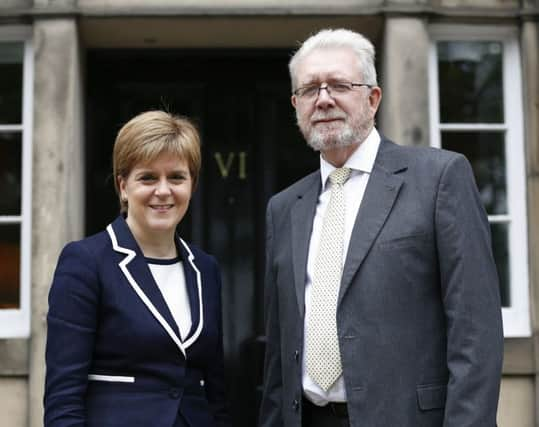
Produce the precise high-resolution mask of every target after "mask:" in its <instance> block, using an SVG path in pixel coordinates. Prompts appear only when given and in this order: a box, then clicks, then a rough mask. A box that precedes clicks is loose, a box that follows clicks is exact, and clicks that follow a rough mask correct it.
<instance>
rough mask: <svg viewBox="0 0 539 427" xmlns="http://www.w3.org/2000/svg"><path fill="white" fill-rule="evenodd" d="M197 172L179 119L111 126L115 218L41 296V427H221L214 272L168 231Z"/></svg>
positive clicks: (67, 253) (72, 255)
mask: <svg viewBox="0 0 539 427" xmlns="http://www.w3.org/2000/svg"><path fill="white" fill-rule="evenodd" d="M199 170H200V140H199V136H198V133H197V131H196V129H195V128H194V126H193V125H192V124H191V123H190V122H189V121H188V120H186V119H185V118H181V117H176V116H172V115H170V114H168V113H165V112H162V111H150V112H146V113H142V114H140V115H138V116H136V117H135V118H133V119H132V120H130V121H129V122H128V123H127V124H126V125H125V126H124V127H123V128H122V129H121V130H120V132H119V133H118V136H117V138H116V142H115V144H114V153H113V173H114V177H115V187H116V192H117V194H118V197H119V199H120V204H121V215H120V216H119V217H118V218H116V220H114V222H112V223H111V224H110V225H109V226H108V227H107V229H106V231H102V232H100V233H98V234H96V235H94V236H91V237H88V238H86V239H83V240H81V241H78V242H73V243H70V244H68V245H67V246H66V247H65V248H64V250H63V251H62V253H61V255H60V258H59V261H58V266H57V268H56V272H55V275H54V280H53V283H52V286H51V290H50V294H49V313H48V317H47V323H48V334H47V351H46V363H47V377H46V384H45V427H62V426H88V427H112V426H114V427H122V426H126V427H135V426H140V427H151V426H156V427H169V426H170V427H217V426H219V427H222V426H228V425H229V423H228V416H227V413H226V409H225V401H224V399H225V396H224V379H223V349H222V333H221V304H220V302H221V298H220V286H221V279H220V273H219V270H218V266H217V263H216V261H215V259H214V258H213V257H211V256H210V255H207V254H206V253H204V252H202V251H201V250H200V249H198V248H196V247H194V246H192V245H188V244H187V243H186V242H184V241H183V240H182V239H181V238H180V237H179V236H178V235H177V234H176V226H177V225H178V224H179V222H180V221H181V220H182V218H183V217H184V215H185V212H186V211H187V208H188V206H189V201H190V199H191V195H192V194H193V190H194V189H195V187H196V183H197V178H198V173H199Z"/></svg>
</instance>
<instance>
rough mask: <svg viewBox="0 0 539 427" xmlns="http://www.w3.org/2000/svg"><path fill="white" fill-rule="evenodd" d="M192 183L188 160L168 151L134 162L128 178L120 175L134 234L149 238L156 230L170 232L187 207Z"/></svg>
mask: <svg viewBox="0 0 539 427" xmlns="http://www.w3.org/2000/svg"><path fill="white" fill-rule="evenodd" d="M192 186H193V184H192V179H191V174H190V172H189V167H188V164H187V162H186V161H185V160H184V159H181V158H179V157H176V156H171V155H168V154H162V155H161V156H159V157H158V158H157V159H156V160H154V161H153V162H148V163H137V164H135V166H134V167H133V169H132V170H131V172H130V173H129V175H128V176H127V178H122V177H119V187H120V195H121V197H122V198H123V199H124V200H127V223H128V225H129V227H130V228H131V231H132V232H133V234H134V235H135V236H138V237H142V238H146V239H149V240H151V239H152V237H154V236H155V235H156V234H159V235H162V234H163V233H165V234H167V233H171V235H173V234H174V232H175V230H176V226H177V225H178V224H179V222H180V221H181V220H182V218H183V216H184V215H185V212H186V211H187V208H188V207H189V200H190V199H191V192H192Z"/></svg>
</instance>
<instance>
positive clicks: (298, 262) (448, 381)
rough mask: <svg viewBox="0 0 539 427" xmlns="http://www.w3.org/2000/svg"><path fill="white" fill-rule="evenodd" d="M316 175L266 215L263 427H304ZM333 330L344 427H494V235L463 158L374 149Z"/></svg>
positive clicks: (498, 351) (497, 339) (386, 146)
mask: <svg viewBox="0 0 539 427" xmlns="http://www.w3.org/2000/svg"><path fill="white" fill-rule="evenodd" d="M320 187H321V183H320V173H319V172H315V173H313V174H311V175H308V176H307V177H305V178H303V179H302V180H300V181H298V182H297V183H295V184H293V185H292V186H291V187H289V188H287V189H286V190H284V191H282V192H281V193H279V194H277V195H275V196H274V197H273V198H272V199H271V200H270V202H269V204H268V208H267V219H266V220H267V224H266V227H267V242H266V244H267V255H266V256H267V259H266V295H265V299H266V300H265V306H266V319H265V326H266V336H267V347H266V358H265V380H264V395H263V399H262V407H261V412H260V426H261V427H300V426H301V399H302V385H301V384H302V372H301V365H302V363H301V361H302V357H303V323H304V295H305V293H304V286H305V274H306V263H307V252H308V245H309V239H310V234H311V230H312V223H313V218H314V213H315V208H316V204H317V199H318V196H319V192H320ZM337 328H338V334H339V345H340V351H341V358H342V366H343V375H344V382H345V387H346V393H347V398H348V411H349V415H350V422H351V424H350V425H351V427H377V426H380V427H423V426H424V427H435V426H436V427H441V426H443V427H467V426H474V427H479V426H488V427H493V426H495V423H496V421H495V420H496V410H497V403H498V394H499V386H500V377H501V367H502V357H503V331H502V322H501V310H500V297H499V285H498V278H497V273H496V268H495V265H494V261H493V257H492V253H491V242H490V231H489V224H488V221H487V217H486V214H485V211H484V209H483V205H482V203H481V200H480V198H479V194H478V191H477V187H476V185H475V181H474V178H473V175H472V170H471V167H470V165H469V163H468V161H467V160H466V159H465V157H464V156H462V155H460V154H457V153H452V152H448V151H444V150H439V149H433V148H412V147H402V146H399V145H396V144H394V143H392V142H390V141H387V140H384V139H383V140H382V143H381V144H380V149H379V152H378V155H377V158H376V161H375V165H374V168H373V171H372V174H371V176H370V179H369V182H368V185H367V188H366V191H365V195H364V198H363V202H362V204H361V206H360V209H359V212H358V215H357V218H356V222H355V225H354V228H353V232H352V237H351V241H350V246H349V250H348V254H347V256H346V261H345V266H344V272H343V277H342V282H341V288H340V293H339V302H338V308H337Z"/></svg>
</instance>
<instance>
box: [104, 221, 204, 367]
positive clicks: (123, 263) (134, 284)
mask: <svg viewBox="0 0 539 427" xmlns="http://www.w3.org/2000/svg"><path fill="white" fill-rule="evenodd" d="M107 232H108V233H109V236H110V240H111V242H112V247H113V249H114V250H115V251H117V252H121V253H123V254H125V255H127V256H126V257H125V258H124V259H123V260H122V261H121V262H120V263H119V264H118V266H119V267H120V269H121V270H122V273H123V274H124V276H125V277H126V278H127V281H128V282H129V284H130V285H131V287H132V288H133V290H134V291H135V292H136V294H137V295H138V296H139V298H140V299H141V300H142V302H143V303H144V304H145V305H146V307H148V310H150V312H151V313H152V314H153V316H154V317H155V318H156V319H157V321H158V322H159V323H160V324H161V326H162V327H163V328H164V329H165V331H167V333H168V334H169V336H170V338H172V340H173V341H174V343H175V344H176V345H177V346H178V348H179V349H180V350H181V352H182V353H183V355H184V357H185V358H187V354H186V349H187V348H188V347H189V346H191V345H192V344H193V343H194V342H195V341H196V339H197V338H198V337H199V335H200V333H201V332H202V328H203V326H204V321H203V318H204V317H203V311H202V279H201V275H200V270H199V269H198V268H197V267H196V265H195V263H194V262H193V260H194V259H195V257H194V256H193V253H192V252H191V250H190V249H189V247H188V246H187V244H186V243H185V242H184V241H183V240H182V239H180V242H181V243H182V245H183V246H184V247H185V249H186V250H187V252H188V253H189V256H188V259H189V263H190V264H191V266H192V267H193V269H194V270H195V272H196V276H197V288H198V302H199V313H200V314H199V323H198V326H197V329H196V331H195V333H194V334H193V335H192V336H191V337H190V338H189V339H188V340H186V341H185V342H184V343H182V341H181V340H180V338H179V337H178V336H177V335H176V333H175V332H174V330H173V329H172V328H171V327H170V325H169V324H168V322H167V321H166V320H165V319H164V318H163V316H162V315H161V313H159V311H158V310H157V309H156V308H155V306H154V305H153V304H152V302H151V301H150V299H149V298H148V297H147V296H146V294H145V293H144V291H143V290H142V289H141V288H140V286H139V285H138V283H137V281H136V280H135V279H134V277H133V276H132V275H131V273H130V272H129V270H128V269H127V264H129V263H130V262H131V261H132V260H133V258H135V256H136V254H135V251H133V250H132V249H129V248H124V247H121V246H120V245H118V240H117V239H116V234H115V233H114V229H113V228H112V224H109V225H108V226H107Z"/></svg>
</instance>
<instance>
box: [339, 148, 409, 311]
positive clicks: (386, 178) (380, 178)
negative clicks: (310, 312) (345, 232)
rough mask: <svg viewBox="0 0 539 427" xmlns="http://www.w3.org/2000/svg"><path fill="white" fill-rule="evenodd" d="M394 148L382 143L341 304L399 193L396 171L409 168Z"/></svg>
mask: <svg viewBox="0 0 539 427" xmlns="http://www.w3.org/2000/svg"><path fill="white" fill-rule="evenodd" d="M392 147H393V148H396V146H395V145H394V144H392V143H388V142H387V141H384V140H382V142H381V144H380V148H379V151H378V155H377V158H376V161H375V164H374V167H373V170H372V173H371V176H370V177H369V182H368V184H367V188H366V189H365V194H364V196H363V200H362V202H361V206H360V208H359V211H358V214H357V217H356V220H355V223H354V228H353V229H352V235H351V237H350V244H349V246H348V253H347V256H346V260H345V263H344V269H343V275H342V279H341V287H340V290H339V302H340V301H341V300H342V298H343V296H344V294H345V293H346V291H347V290H348V288H349V286H350V284H351V283H352V279H353V278H354V275H355V274H356V272H357V270H358V269H359V267H360V266H361V263H362V262H363V260H364V259H365V256H366V255H367V253H368V251H369V249H370V247H371V246H372V244H373V242H374V240H375V239H376V236H377V235H378V233H379V232H380V230H381V228H382V226H383V225H384V223H385V221H386V218H387V216H388V215H389V213H390V212H391V209H392V207H393V204H394V203H395V200H396V198H397V195H398V194H399V190H400V188H401V185H402V182H403V179H402V177H401V176H399V175H396V174H395V172H400V171H403V170H405V169H406V168H407V166H406V165H405V164H403V162H402V160H401V159H400V157H399V156H392V154H391V148H392Z"/></svg>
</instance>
